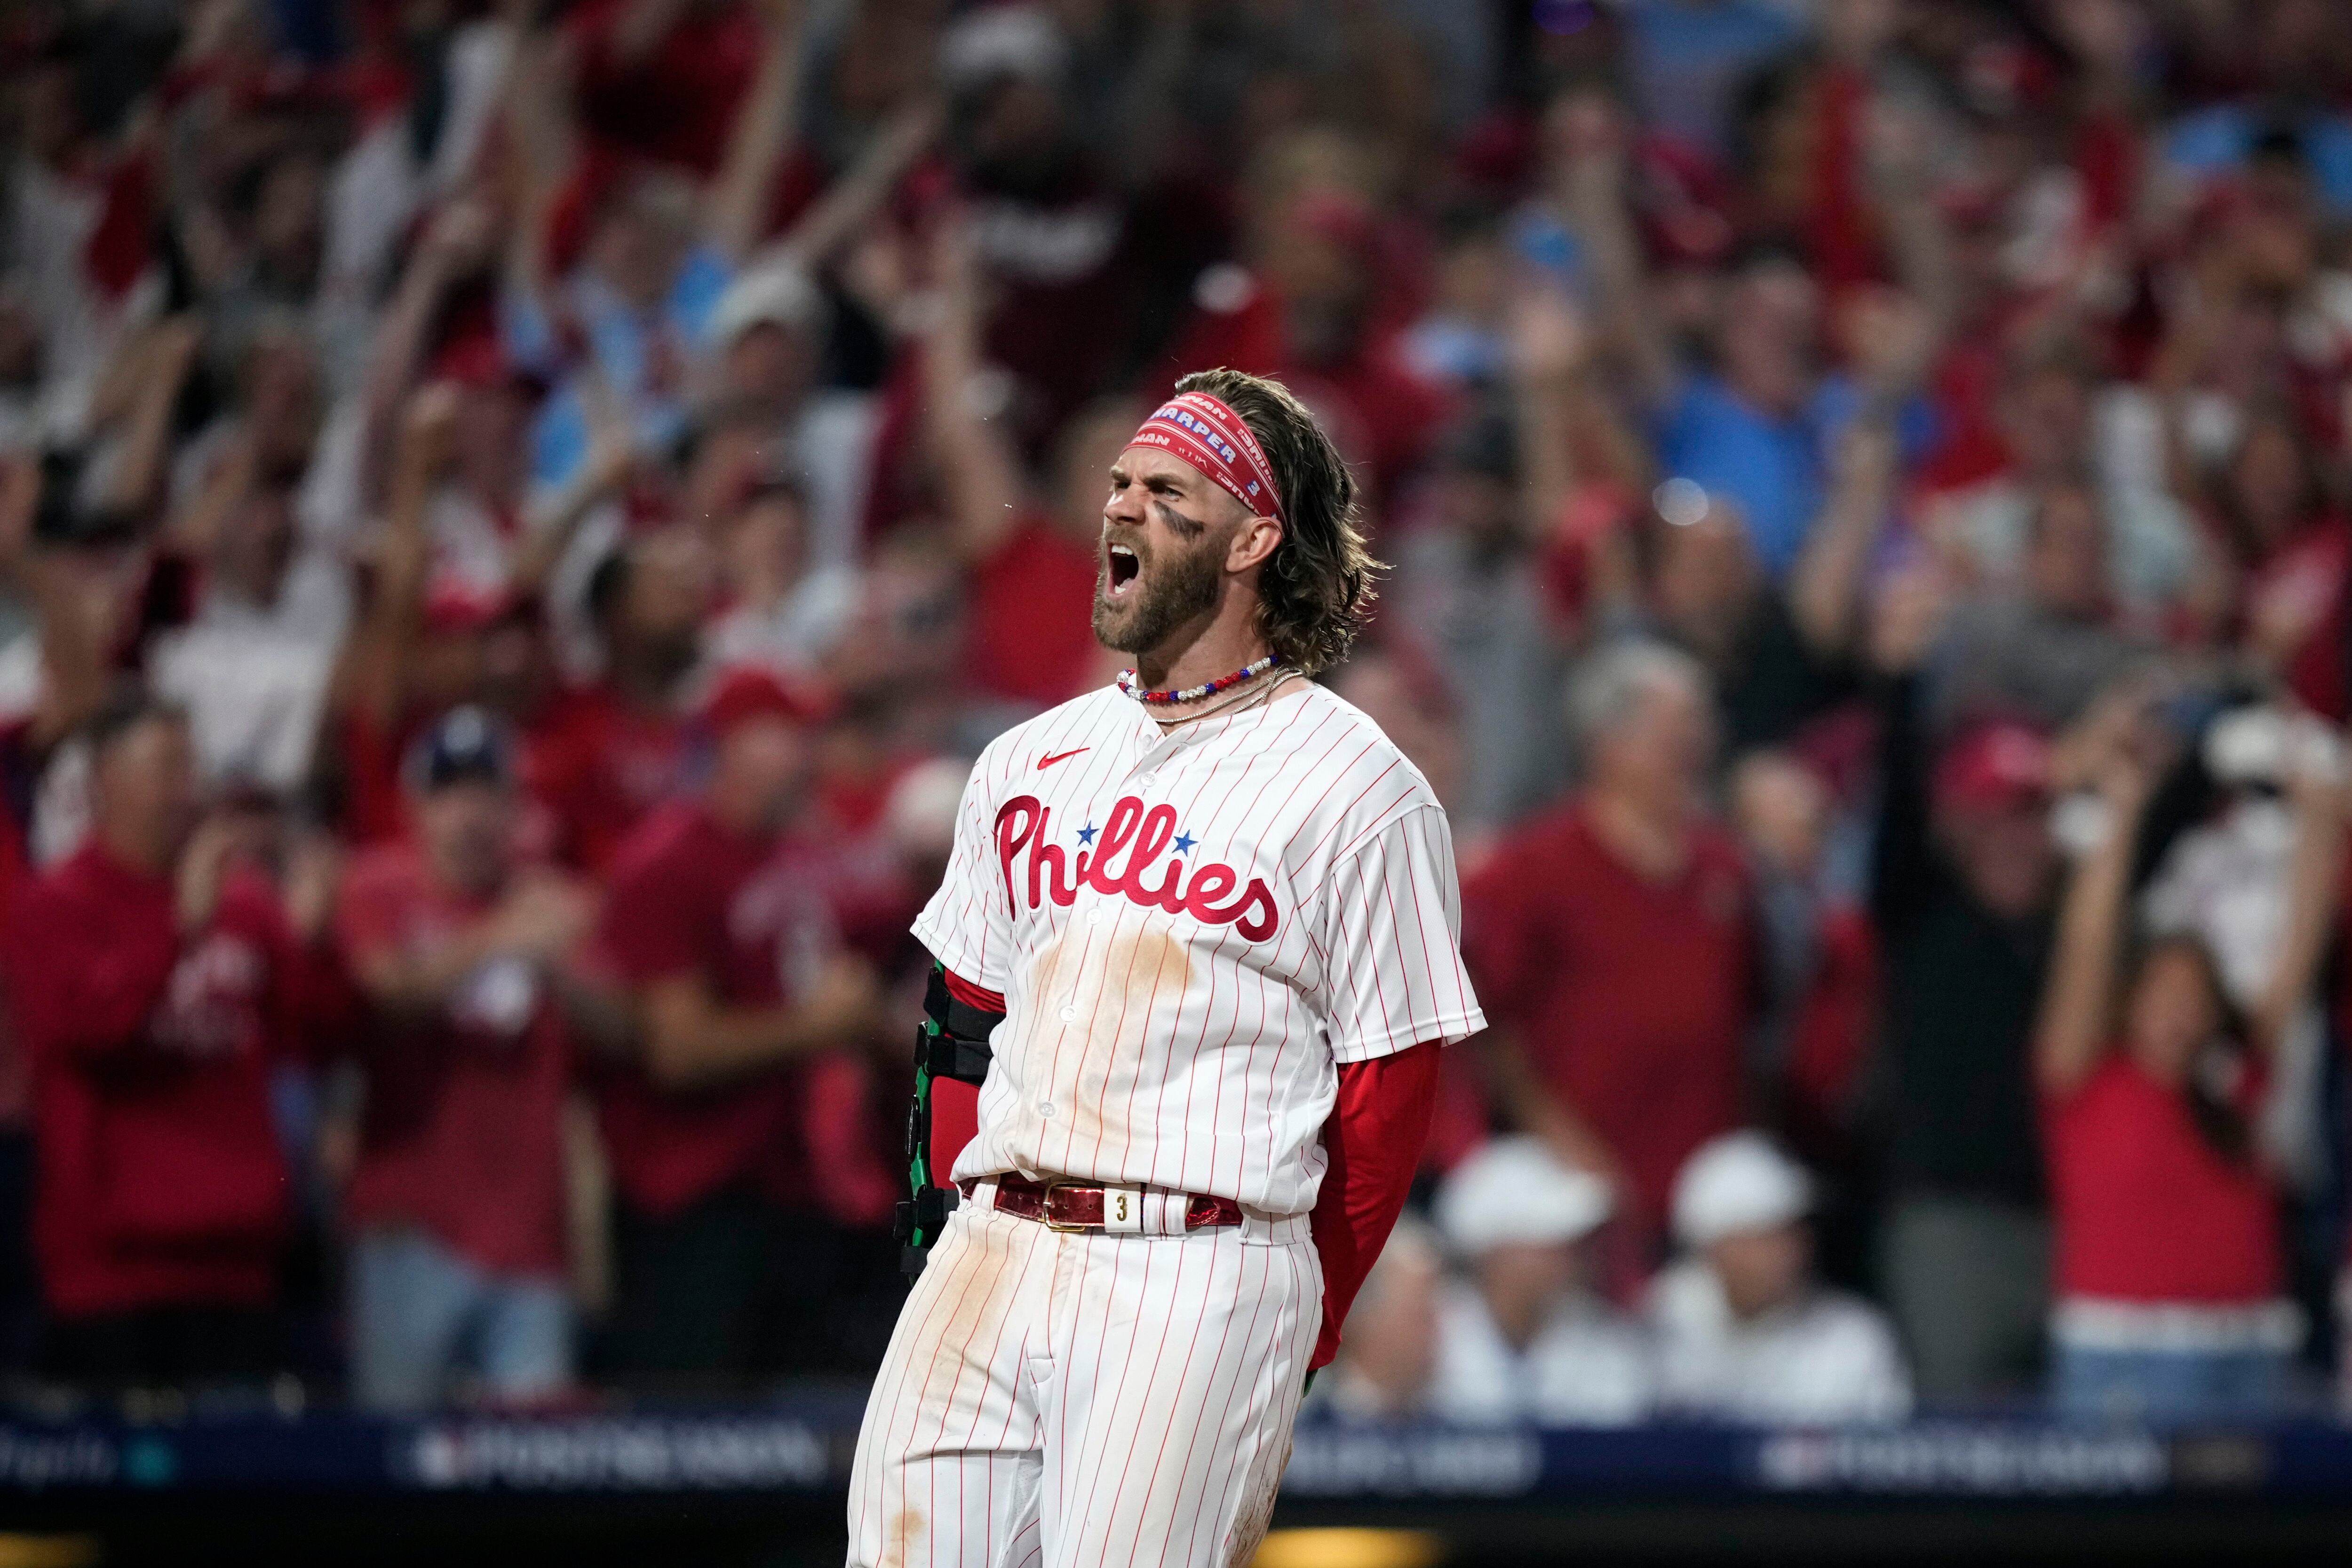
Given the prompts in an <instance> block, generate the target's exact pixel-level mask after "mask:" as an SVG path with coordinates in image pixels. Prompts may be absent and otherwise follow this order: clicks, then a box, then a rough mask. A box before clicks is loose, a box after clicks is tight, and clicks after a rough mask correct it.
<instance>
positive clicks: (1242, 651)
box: [1135, 606, 1272, 692]
mask: <svg viewBox="0 0 2352 1568" xmlns="http://www.w3.org/2000/svg"><path fill="white" fill-rule="evenodd" d="M1256 622H1257V616H1256V613H1255V606H1253V607H1252V611H1251V614H1250V616H1249V619H1248V620H1247V621H1240V620H1237V619H1234V618H1231V617H1226V616H1220V617H1218V618H1217V619H1216V620H1215V621H1213V622H1210V623H1209V624H1208V625H1206V626H1204V627H1202V629H1201V630H1200V631H1199V632H1197V633H1195V634H1192V635H1191V636H1189V637H1188V638H1186V639H1185V640H1183V641H1181V642H1176V641H1171V642H1170V643H1167V644H1165V645H1163V646H1161V647H1158V648H1154V649H1151V650H1150V651H1149V652H1147V653H1138V654H1137V655H1136V656H1135V678H1136V682H1137V684H1138V685H1141V686H1142V687H1143V689H1144V690H1146V691H1152V692H1161V691H1168V690H1170V689H1171V688H1172V689H1176V690H1181V689H1183V688H1184V687H1186V686H1200V685H1207V684H1208V683H1209V682H1211V681H1215V680H1222V679H1223V678H1224V677H1225V676H1227V675H1230V674H1233V673H1234V671H1236V670H1239V669H1242V668H1243V667H1244V666H1246V665H1249V664H1255V663H1257V661H1259V660H1260V659H1263V658H1265V656H1266V654H1267V653H1270V652H1272V649H1271V647H1270V645H1269V644H1268V643H1267V642H1266V640H1265V636H1264V634H1263V633H1261V632H1259V631H1258V629H1257V624H1256Z"/></svg>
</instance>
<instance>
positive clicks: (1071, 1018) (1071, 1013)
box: [1062, 1008, 1078, 1023]
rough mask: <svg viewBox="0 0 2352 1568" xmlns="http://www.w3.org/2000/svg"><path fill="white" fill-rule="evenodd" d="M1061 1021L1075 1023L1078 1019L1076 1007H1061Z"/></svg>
mask: <svg viewBox="0 0 2352 1568" xmlns="http://www.w3.org/2000/svg"><path fill="white" fill-rule="evenodd" d="M1062 1021H1063V1022H1064V1023H1076V1022H1077V1021H1078V1009H1076V1008H1064V1009H1062Z"/></svg>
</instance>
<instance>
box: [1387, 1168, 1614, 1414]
mask: <svg viewBox="0 0 2352 1568" xmlns="http://www.w3.org/2000/svg"><path fill="white" fill-rule="evenodd" d="M1612 1206H1613V1199H1612V1197H1611V1194H1610V1191H1609V1185H1608V1184H1607V1183H1606V1182H1604V1181H1602V1180H1601V1178H1600V1177H1598V1176H1593V1175H1591V1173H1589V1172H1586V1171H1580V1170H1573V1169H1570V1167H1569V1166H1564V1165H1562V1164H1560V1162H1559V1159H1558V1158H1557V1157H1556V1156H1555V1155H1553V1154H1552V1153H1551V1151H1550V1150H1549V1149H1547V1148H1546V1147H1545V1146H1544V1145H1543V1142H1542V1140H1540V1139H1538V1138H1531V1137H1526V1136H1519V1137H1508V1138H1498V1139H1496V1140H1495V1141H1494V1142H1492V1143H1489V1144H1487V1145H1486V1146H1485V1147H1483V1148H1481V1149H1479V1150H1478V1151H1477V1152H1476V1153H1475V1154H1473V1155H1470V1156H1469V1157H1468V1158H1466V1159H1465V1160H1464V1161H1463V1162H1462V1163H1461V1164H1460V1165H1458V1166H1454V1170H1453V1173H1452V1174H1451V1175H1450V1176H1447V1177H1446V1180H1445V1185H1444V1186H1443V1187H1441V1188H1440V1189H1439V1190H1438V1195H1437V1223H1438V1226H1439V1228H1441V1229H1442V1230H1443V1232H1444V1237H1445V1241H1446V1245H1447V1246H1448V1247H1449V1248H1450V1249H1452V1250H1453V1252H1454V1255H1455V1256H1456V1257H1457V1258H1459V1259H1460V1260H1462V1261H1463V1263H1464V1265H1465V1268H1466V1269H1467V1270H1468V1278H1467V1279H1462V1280H1454V1281H1448V1282H1447V1284H1446V1285H1445V1286H1444V1290H1443V1291H1441V1293H1440V1295H1439V1298H1438V1308H1437V1378H1436V1388H1435V1393H1434V1396H1433V1408H1434V1409H1435V1410H1436V1412H1437V1414H1439V1415H1441V1416H1446V1417H1447V1418H1449V1419H1451V1420H1455V1421H1467V1422H1482V1421H1484V1422H1495V1421H1537V1422H1541V1423H1544V1424H1546V1425H1570V1426H1595V1427H1614V1426H1622V1425H1625V1424H1628V1423H1631V1422H1635V1421H1639V1420H1641V1419H1643V1417H1644V1416H1647V1415H1649V1413H1650V1408H1651V1406H1652V1405H1653V1404H1654V1402H1655V1399H1656V1385H1657V1375H1656V1370H1655V1367H1654V1364H1653V1363H1652V1359H1651V1356H1650V1353H1649V1347H1648V1344H1647V1343H1646V1341H1645V1339H1644V1336H1643V1333H1642V1332H1641V1330H1640V1329H1639V1328H1638V1327H1637V1326H1635V1325H1634V1324H1633V1322H1629V1321H1628V1320H1626V1319H1625V1318H1623V1317H1622V1316H1621V1315H1620V1314H1619V1313H1618V1312H1617V1311H1616V1309H1614V1308H1613V1307H1612V1306H1610V1305H1609V1304H1608V1302H1607V1301H1604V1300H1602V1299H1601V1296H1600V1294H1599V1293H1598V1291H1597V1290H1596V1288H1595V1287H1596V1286H1597V1285H1598V1283H1599V1282H1600V1281H1599V1273H1600V1260H1599V1258H1598V1257H1597V1256H1596V1255H1595V1254H1594V1253H1593V1251H1592V1249H1591V1248H1590V1247H1589V1246H1588V1245H1587V1243H1588V1241H1589V1240H1590V1239H1591V1237H1592V1235H1593V1233H1594V1232H1596V1231H1597V1230H1599V1229H1600V1228H1601V1225H1602V1224H1604V1223H1605V1222H1606V1221H1607V1220H1608V1218H1609V1214H1610V1210H1611V1208H1612Z"/></svg>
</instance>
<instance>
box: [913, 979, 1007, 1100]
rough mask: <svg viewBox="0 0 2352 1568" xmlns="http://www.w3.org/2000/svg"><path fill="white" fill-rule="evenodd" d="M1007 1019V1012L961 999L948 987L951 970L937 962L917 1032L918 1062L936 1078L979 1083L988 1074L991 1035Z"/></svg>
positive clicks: (918, 1064)
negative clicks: (995, 1011) (989, 1009)
mask: <svg viewBox="0 0 2352 1568" xmlns="http://www.w3.org/2000/svg"><path fill="white" fill-rule="evenodd" d="M1003 1021H1004V1015H1003V1013H992V1012H984V1011H982V1009H979V1008H976V1007H973V1006H972V1005H971V1003H970V1002H964V1001H959V1000H957V999H956V997H955V994H954V993H953V992H951V991H950V990H949V989H948V974H947V970H946V969H945V968H943V967H940V966H939V965H937V964H934V965H932V966H931V980H930V985H929V988H928V989H926V990H925V991H924V993H923V1023H922V1027H921V1028H920V1029H919V1030H917V1031H916V1034H915V1065H916V1066H917V1067H919V1068H920V1069H922V1070H923V1071H926V1072H929V1074H930V1075H931V1076H932V1077H933V1078H952V1079H954V1080H955V1081H956V1082H959V1083H971V1084H975V1085H976V1084H978V1083H979V1082H981V1081H982V1079H984V1078H986V1077H987V1076H988V1062H989V1051H988V1037H989V1035H990V1034H991V1033H992V1032H993V1031H994V1030H995V1028H996V1026H997V1025H998V1024H1000V1023H1003Z"/></svg>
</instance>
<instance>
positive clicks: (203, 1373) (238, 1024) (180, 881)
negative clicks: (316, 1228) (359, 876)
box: [6, 695, 328, 1387]
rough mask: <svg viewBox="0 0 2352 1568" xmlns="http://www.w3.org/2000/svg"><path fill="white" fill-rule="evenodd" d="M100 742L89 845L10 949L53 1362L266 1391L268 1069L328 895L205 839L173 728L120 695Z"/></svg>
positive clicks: (211, 826) (180, 719) (305, 986)
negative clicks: (285, 889) (296, 890)
mask: <svg viewBox="0 0 2352 1568" xmlns="http://www.w3.org/2000/svg"><path fill="white" fill-rule="evenodd" d="M89 747H90V756H91V763H90V832H89V839H88V841H86V842H85V843H84V844H83V845H82V847H81V848H80V849H79V850H77V851H76V852H74V853H73V854H72V855H70V856H68V858H67V859H66V860H64V861H63V862H60V863H59V864H58V865H57V866H55V867H54V868H52V869H51V870H50V871H48V872H47V873H46V874H44V875H43V876H42V877H41V878H40V880H39V881H38V882H37V883H35V884H34V885H33V886H32V887H31V888H30V889H29V890H28V891H27V892H26V893H25V894H24V895H23V896H22V898H21V899H20V900H19V901H18V903H17V906H16V911H15V915H14V920H13V922H12V925H11V926H10V936H9V940H8V942H7V944H6V946H7V951H8V991H9V998H10V1001H11V1004H12V1005H13V1007H14V1009H15V1019H16V1037H17V1039H18V1040H21V1041H22V1042H23V1044H24V1046H25V1049H26V1053H27V1055H28V1057H29V1058H30V1060H31V1062H32V1067H33V1103H34V1116H35V1124H36V1126H37V1130H38V1142H37V1149H38V1155H39V1161H40V1165H39V1176H38V1180H37V1187H36V1197H35V1204H36V1207H35V1218H34V1225H35V1244H36V1248H37V1256H38V1260H39V1265H40V1270H41V1281H42V1289H43V1294H44V1297H45V1300H46V1301H47V1307H48V1311H49V1314H50V1318H49V1324H48V1343H47V1361H48V1364H49V1365H50V1368H51V1370H52V1371H53V1372H55V1373H56V1374H57V1375H60V1376H63V1377H66V1378H69V1379H78V1380H86V1381H89V1382H91V1383H96V1384H99V1385H108V1386H115V1387H122V1386H130V1385H141V1386H152V1385H164V1384H173V1383H179V1382H184V1381H196V1382H205V1381H215V1380H221V1379H261V1378H264V1377H266V1376H268V1375H269V1374H270V1373H272V1372H273V1371H275V1370H277V1368H278V1366H279V1365H281V1364H282V1363H281V1360H280V1356H281V1354H282V1347H281V1345H280V1344H279V1343H278V1333H277V1323H276V1321H275V1319H274V1317H273V1315H272V1310H273V1308H274V1307H275V1306H276V1304H277V1301H278V1267H279V1263H280V1253H281V1249H283V1247H284V1246H285V1244H286V1242H287V1240H288V1238H289V1226H290V1220H291V1218H292V1200H291V1196H290V1193H289V1181H288V1173H287V1167H286V1163H285V1160H284V1158H283V1156H282V1155H281V1154H280V1152H279V1148H278V1134H277V1130H276V1127H275V1125H274V1123H273V1121H272V1113H271V1103H270V1090H269V1074H270V1069H271V1065H272V1063H273V1061H278V1060H280V1059H283V1058H286V1057H289V1056H292V1055H296V1054H299V1053H300V1052H302V1051H306V1050H307V1049H308V1048H309V1046H310V1040H309V1039H308V1038H307V1037H308V1032H309V1026H310V1021H311V1019H312V1018H313V1016H314V1015H315V1013H316V1011H317V1009H318V1008H319V1004H320V996H321V993H322V991H323V990H324V989H325V982H324V981H322V979H321V977H320V970H321V969H322V967H324V963H323V960H322V959H320V957H319V956H317V955H316V954H315V953H314V951H313V950H312V947H311V944H312V942H313V940H314V939H315V938H316V937H317V936H319V935H320V926H321V925H323V922H324V920H325V917H326V913H327V903H328V897H327V895H326V894H324V893H323V892H322V891H321V890H320V888H319V887H318V886H317V885H316V884H315V883H306V884H305V886H304V889H303V894H302V896H301V897H300V898H299V901H298V902H297V903H296V904H295V905H294V906H293V907H292V908H291V909H289V906H288V905H287V904H284V903H281V901H280V900H279V898H278V893H277V890H276V888H275V887H274V886H273V885H272V883H270V881H269V880H268V877H267V876H266V875H265V874H263V873H262V872H261V870H260V869H258V868H257V865H256V864H255V863H254V862H253V860H252V859H251V856H250V844H249V841H247V839H246V835H243V834H241V833H240V832H239V831H237V825H236V823H235V821H233V820H232V819H230V818H229V817H227V816H226V815H221V814H215V815H212V816H208V817H205V819H204V820H202V821H199V820H198V815H197V797H196V793H195V758H194V747H193V743H192V742H191V740H190V737H189V734H188V723H187V719H186V718H185V716H183V715H182V714H181V713H180V712H179V711H178V710H177V709H175V708H172V707H168V706H162V705H160V704H157V703H155V702H153V701H152V700H150V699H147V698H145V697H142V696H139V695H126V696H122V697H120V698H117V699H115V700H113V701H111V702H110V703H109V705H108V706H105V707H104V708H102V709H101V710H100V713H99V714H98V716H96V717H95V718H94V719H93V720H92V721H91V724H90V730H89Z"/></svg>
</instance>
